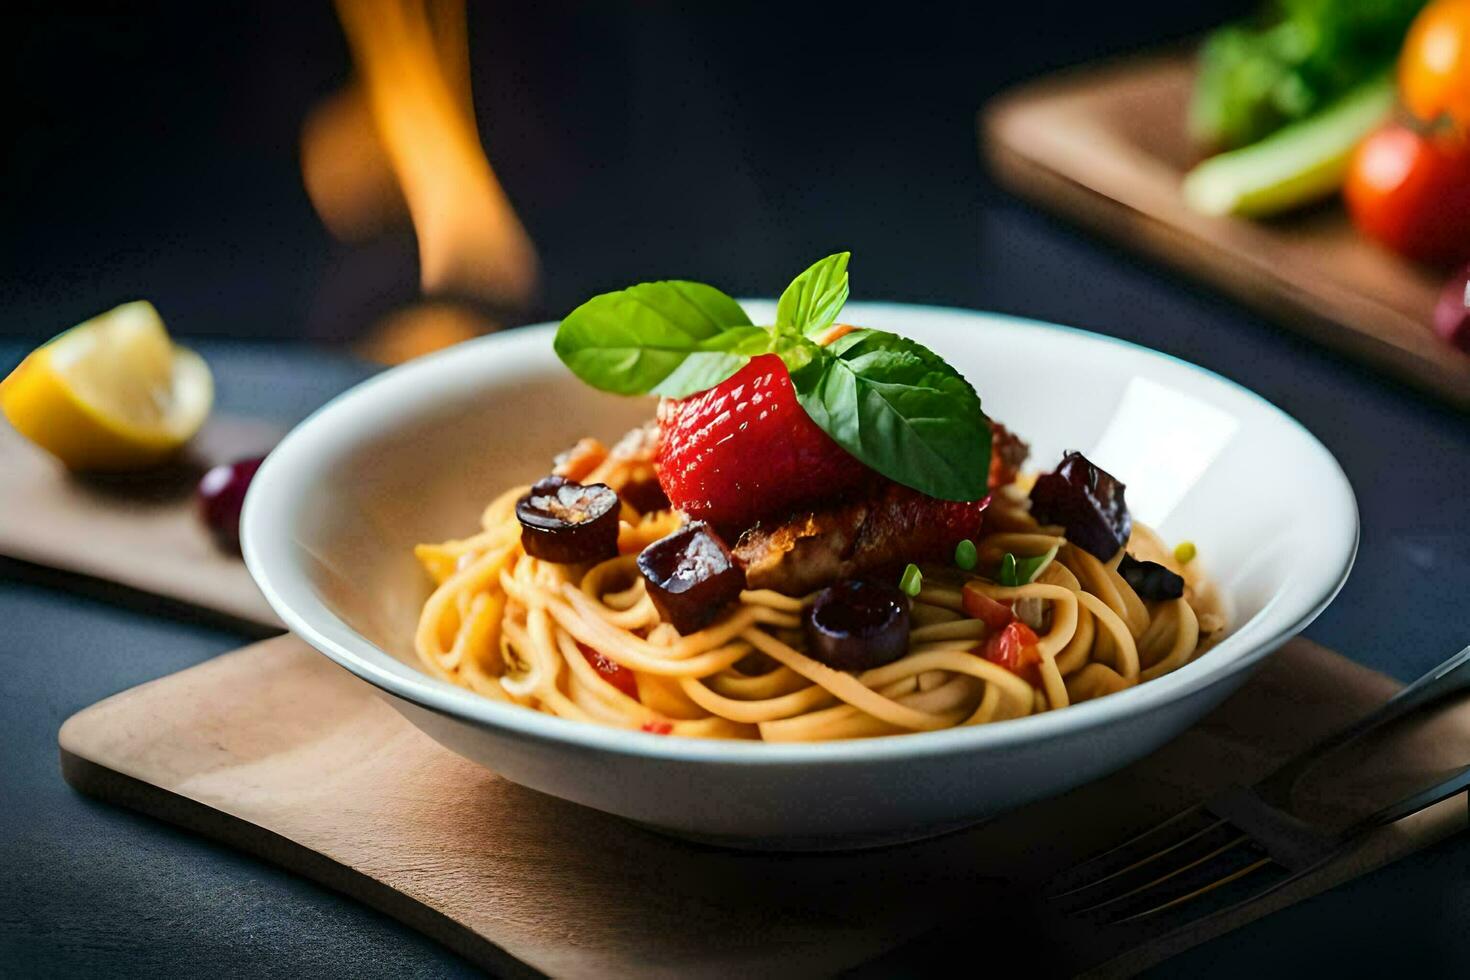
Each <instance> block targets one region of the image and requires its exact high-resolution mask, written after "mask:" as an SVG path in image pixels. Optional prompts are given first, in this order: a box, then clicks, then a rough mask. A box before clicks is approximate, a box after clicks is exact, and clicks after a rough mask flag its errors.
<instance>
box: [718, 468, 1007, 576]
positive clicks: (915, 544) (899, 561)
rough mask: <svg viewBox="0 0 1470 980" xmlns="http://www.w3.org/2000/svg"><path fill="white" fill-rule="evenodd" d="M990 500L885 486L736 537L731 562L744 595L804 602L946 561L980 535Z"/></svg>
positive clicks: (756, 528)
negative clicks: (811, 595) (777, 595)
mask: <svg viewBox="0 0 1470 980" xmlns="http://www.w3.org/2000/svg"><path fill="white" fill-rule="evenodd" d="M989 501H990V498H988V497H987V498H985V499H984V500H977V501H972V502H958V503H957V502H952V501H946V500H936V499H934V498H933V497H928V496H925V495H924V494H921V493H919V492H917V491H915V490H910V489H909V488H907V487H902V486H899V485H897V484H893V483H887V484H883V485H882V486H880V487H878V488H877V489H876V490H875V491H874V492H873V493H872V494H871V495H870V496H868V497H866V498H863V499H860V500H856V501H853V502H851V503H847V504H840V505H837V506H834V507H831V508H827V509H824V510H815V511H809V512H805V513H801V514H797V515H796V516H794V517H792V518H791V519H790V520H787V521H783V522H780V523H773V524H764V523H763V524H757V525H756V526H755V527H753V528H751V529H750V530H748V531H746V532H745V533H744V534H742V535H741V536H740V540H739V541H738V542H737V543H736V545H735V558H736V560H738V561H739V562H740V564H741V565H742V566H743V567H744V568H745V581H746V584H747V585H748V586H749V587H750V588H752V589H774V590H775V591H777V592H781V593H784V594H786V595H805V594H806V593H808V592H811V591H812V590H814V589H817V588H820V587H822V586H825V585H830V584H831V583H833V582H836V581H839V580H840V579H844V578H853V577H855V576H859V575H864V574H867V573H869V572H876V571H878V570H881V569H884V568H890V567H891V568H895V569H897V568H902V567H903V565H904V564H905V563H907V562H911V561H925V560H940V559H944V558H947V557H949V556H950V555H951V554H953V553H954V547H955V545H956V544H958V543H959V542H960V541H962V540H963V539H965V538H973V537H975V536H977V535H978V534H979V531H980V521H981V518H982V516H983V515H984V512H985V507H986V505H987V504H988V503H989Z"/></svg>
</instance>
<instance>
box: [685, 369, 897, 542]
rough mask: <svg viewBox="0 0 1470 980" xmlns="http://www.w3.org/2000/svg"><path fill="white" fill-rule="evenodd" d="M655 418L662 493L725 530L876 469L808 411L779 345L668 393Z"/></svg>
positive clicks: (831, 491)
mask: <svg viewBox="0 0 1470 980" xmlns="http://www.w3.org/2000/svg"><path fill="white" fill-rule="evenodd" d="M658 421H659V432H660V438H659V446H658V456H657V463H658V480H659V484H660V485H661V486H662V487H663V490H664V493H665V494H666V495H667V496H668V498H669V501H670V502H671V503H672V504H673V505H674V506H675V507H677V508H678V509H679V510H682V511H683V512H684V513H686V514H688V515H689V516H690V517H691V518H693V519H695V520H704V521H709V522H710V523H711V524H713V525H715V526H716V527H718V528H720V529H721V530H722V531H726V532H731V531H735V532H738V531H740V530H743V529H745V528H747V527H749V526H751V525H752V524H754V523H755V522H756V521H758V520H760V519H761V518H763V517H781V516H785V515H786V514H787V513H789V512H790V511H792V510H794V509H795V508H797V507H799V506H801V505H802V504H807V503H813V502H815V501H819V500H820V501H826V500H832V499H834V498H837V497H840V496H842V495H843V494H844V493H847V492H849V491H851V490H854V489H856V488H857V487H860V486H862V485H864V484H865V483H867V481H868V480H869V479H870V478H872V477H873V476H874V475H875V474H874V473H873V471H872V470H870V469H868V468H867V467H866V466H864V465H863V464H862V463H860V462H858V461H857V459H855V458H854V457H852V456H851V455H849V454H848V453H847V451H846V450H845V449H843V448H842V447H841V446H839V445H837V443H835V442H833V441H832V437H831V436H829V435H827V434H826V433H825V432H823V431H822V430H821V429H819V428H818V427H817V424H816V423H815V422H813V421H812V420H811V419H810V418H809V417H808V416H807V414H806V412H805V411H804V410H803V409H802V407H801V405H800V404H799V403H798V402H797V400H796V391H795V389H793V388H792V386H791V376H790V375H789V374H788V373H787V372H786V365H784V364H782V363H781V359H780V358H779V357H777V356H776V355H775V354H762V355H761V356H759V357H755V358H752V359H751V361H750V363H749V364H747V365H746V366H745V367H743V368H741V369H740V370H739V371H737V372H735V374H733V375H731V376H730V377H729V378H727V379H726V380H724V381H722V382H720V383H719V384H717V385H715V386H714V387H713V388H711V389H709V390H708V391H704V392H700V393H699V394H697V395H691V396H690V397H688V398H683V399H680V400H678V401H665V402H664V403H663V404H661V405H660V406H659V411H658Z"/></svg>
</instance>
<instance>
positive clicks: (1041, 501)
mask: <svg viewBox="0 0 1470 980" xmlns="http://www.w3.org/2000/svg"><path fill="white" fill-rule="evenodd" d="M1125 489H1126V487H1124V485H1123V484H1122V483H1119V482H1118V481H1117V480H1116V479H1114V478H1113V477H1112V476H1110V475H1109V474H1107V473H1106V472H1104V471H1103V470H1100V469H1098V468H1097V467H1096V466H1093V465H1092V464H1091V463H1090V462H1088V461H1087V457H1086V456H1083V455H1082V454H1081V453H1078V452H1069V453H1067V454H1066V455H1064V456H1063V457H1062V461H1061V462H1060V463H1058V464H1057V468H1056V470H1055V471H1054V472H1051V473H1047V474H1046V475H1045V476H1040V477H1037V479H1036V485H1035V486H1034V487H1032V488H1031V513H1032V514H1033V515H1034V516H1035V517H1036V519H1037V520H1038V521H1041V522H1042V523H1043V524H1060V525H1062V527H1064V528H1066V529H1067V540H1068V541H1070V542H1072V543H1073V544H1075V545H1076V546H1077V547H1079V548H1081V549H1082V550H1083V551H1086V552H1087V553H1089V554H1091V555H1093V556H1094V557H1095V558H1097V559H1098V560H1099V561H1107V560H1108V559H1110V558H1112V557H1113V556H1114V555H1116V554H1117V553H1118V549H1119V548H1121V547H1123V545H1124V544H1126V543H1127V541H1128V535H1129V534H1131V533H1132V531H1133V519H1132V518H1131V517H1129V516H1128V505H1127V504H1126V503H1125V502H1124V501H1123V491H1124V490H1125Z"/></svg>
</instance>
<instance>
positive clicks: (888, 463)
mask: <svg viewBox="0 0 1470 980" xmlns="http://www.w3.org/2000/svg"><path fill="white" fill-rule="evenodd" d="M820 351H821V356H819V357H816V358H814V359H813V360H812V362H811V363H810V364H808V365H807V366H806V367H805V368H803V369H802V370H800V371H798V372H795V373H793V374H792V377H791V380H792V383H793V384H794V385H795V386H796V397H797V400H798V401H800V402H801V407H802V408H804V409H806V413H807V414H808V415H810V416H811V418H812V421H814V422H816V423H817V425H818V426H820V427H821V428H822V431H824V432H826V433H827V434H828V435H829V436H831V437H832V438H833V439H834V440H835V441H836V442H837V444H838V445H839V446H841V447H842V448H843V449H846V450H847V451H848V452H850V453H852V454H853V455H854V456H856V457H857V458H858V459H860V460H862V461H863V462H864V463H866V464H868V465H869V466H871V467H872V468H873V469H875V470H877V471H878V472H879V473H882V474H883V475H884V476H886V477H888V478H889V479H891V480H896V481H897V482H899V483H904V484H907V485H908V486H911V487H914V488H915V489H918V490H922V491H923V492H924V493H927V494H929V495H930V496H931V497H938V498H940V499H942V500H978V499H980V498H981V497H983V496H985V491H986V487H987V480H988V477H989V473H990V426H989V424H988V423H987V422H986V420H985V416H984V415H983V414H981V411H980V398H979V396H977V395H976V394H975V389H973V388H971V387H970V384H969V382H967V381H966V380H965V379H964V378H962V377H961V376H960V374H959V372H958V371H956V370H955V369H954V368H952V367H950V366H949V365H948V364H946V363H945V362H944V361H943V360H942V359H941V358H940V357H939V356H938V355H936V354H935V353H933V352H932V351H930V350H929V349H928V348H927V347H925V346H923V345H922V344H920V343H918V342H916V341H913V340H909V339H908V338H907V337H900V336H898V335H897V334H891V333H885V332H883V331H880V330H855V331H853V332H852V333H850V334H848V335H846V336H845V337H842V338H840V339H839V340H837V341H836V342H834V343H832V344H829V345H828V346H826V347H823V348H820ZM916 480H917V481H922V482H916Z"/></svg>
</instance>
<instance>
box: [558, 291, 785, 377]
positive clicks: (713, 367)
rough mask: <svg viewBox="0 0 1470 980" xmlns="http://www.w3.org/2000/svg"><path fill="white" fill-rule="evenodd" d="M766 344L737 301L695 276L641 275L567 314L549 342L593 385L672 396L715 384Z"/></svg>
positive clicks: (763, 334)
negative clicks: (644, 278)
mask: <svg viewBox="0 0 1470 980" xmlns="http://www.w3.org/2000/svg"><path fill="white" fill-rule="evenodd" d="M740 328H744V329H740ZM752 331H754V333H752ZM756 334H759V335H760V338H759V339H757V338H756V336H755V335H756ZM769 345H770V333H769V331H766V330H764V329H762V328H760V327H752V326H751V325H750V318H749V317H748V316H746V315H745V311H744V310H742V309H741V308H740V304H739V303H736V302H735V301H734V300H733V299H731V298H730V297H729V296H726V295H725V294H724V293H722V292H720V291H719V290H718V289H715V288H714V287H713V286H706V285H703V284H702V283H697V282H646V283H641V284H640V285H637V286H630V287H628V288H627V289H620V290H618V291H617V292H614V293H603V294H602V295H601V296H594V297H593V298H592V299H590V300H588V301H587V302H585V303H583V304H582V305H581V306H579V307H577V308H576V309H575V310H573V311H572V312H571V313H569V314H567V316H566V319H564V320H562V322H561V326H560V327H558V328H557V331H556V340H555V342H554V344H553V346H554V347H555V349H556V354H557V356H558V357H560V358H561V359H562V362H563V363H564V364H566V366H567V367H569V368H571V370H572V373H573V374H575V375H576V376H577V377H579V378H581V379H582V380H583V381H585V382H587V383H588V384H589V385H591V386H592V387H594V388H600V389H602V390H603V391H610V392H613V393H615V394H619V395H642V394H647V393H649V392H653V393H656V394H661V395H668V396H670V397H672V398H681V397H683V396H685V395H692V394H694V393H695V392H697V391H703V390H704V389H706V388H709V387H712V386H713V385H716V384H719V383H720V382H721V381H723V380H725V379H726V378H728V377H729V376H730V375H732V374H734V373H735V372H736V371H738V370H740V368H741V367H742V366H743V365H744V364H745V363H746V361H748V360H749V359H750V354H751V352H752V351H753V349H754V348H755V347H761V349H769Z"/></svg>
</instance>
